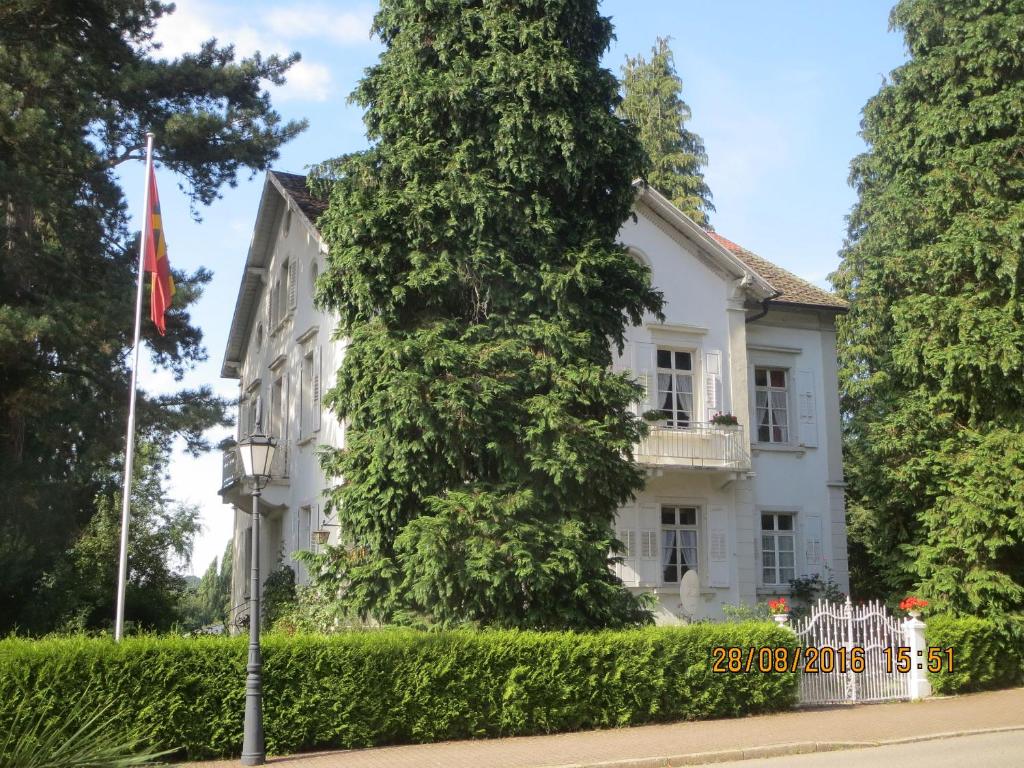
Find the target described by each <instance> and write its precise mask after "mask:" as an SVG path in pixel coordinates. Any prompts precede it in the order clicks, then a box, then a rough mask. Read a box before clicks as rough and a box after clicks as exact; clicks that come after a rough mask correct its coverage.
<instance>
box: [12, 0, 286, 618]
mask: <svg viewBox="0 0 1024 768" xmlns="http://www.w3.org/2000/svg"><path fill="white" fill-rule="evenodd" d="M172 8H173V6H171V5H165V4H163V3H160V2H157V1H156V0H83V1H82V2H49V1H48V0H21V1H20V2H15V3H3V4H0V207H2V213H0V631H6V630H7V629H9V628H10V627H11V626H14V625H20V626H23V627H24V626H25V613H26V611H27V610H28V609H29V608H30V607H31V606H30V602H31V599H32V598H31V595H32V594H33V589H34V587H35V586H36V585H37V582H38V580H39V578H40V576H41V575H42V574H43V573H45V572H51V571H52V570H53V569H54V568H55V567H56V562H57V560H59V559H60V558H61V557H63V556H64V553H66V552H68V551H69V550H70V547H71V544H72V543H73V542H74V541H75V539H76V538H77V537H78V536H79V534H80V533H81V532H82V531H83V530H85V529H86V527H87V525H88V524H89V521H90V519H91V517H92V516H93V514H94V513H95V504H94V502H95V499H97V498H101V497H107V498H109V495H110V493H111V491H112V489H114V488H116V487H118V486H119V485H120V468H119V464H120V462H121V455H122V454H123V451H124V427H125V420H126V412H127V398H128V373H129V372H128V370H127V366H126V360H127V356H128V351H129V347H130V345H131V341H132V317H133V308H134V291H135V273H136V263H137V260H136V259H137V257H136V253H137V249H136V245H135V244H136V242H137V240H136V239H135V237H134V236H132V234H131V233H129V231H128V228H127V217H126V211H125V205H124V199H123V195H122V192H121V189H120V187H119V185H118V180H117V177H116V175H115V173H116V169H117V168H118V166H119V165H120V164H122V163H124V162H126V161H133V160H137V159H139V158H141V156H142V152H143V148H144V146H145V133H146V131H147V130H149V129H151V130H153V131H155V133H156V135H157V143H156V156H157V161H158V163H159V165H160V166H162V167H163V168H165V169H167V170H168V171H172V172H174V173H176V174H178V177H179V179H181V180H182V183H183V186H184V187H185V188H186V190H187V191H188V193H189V194H190V195H191V196H192V198H193V200H194V201H195V202H196V203H208V202H210V201H211V200H212V199H214V198H215V197H216V195H217V192H218V190H219V189H220V188H221V187H222V185H224V184H234V183H235V181H236V178H237V174H238V173H239V171H241V170H244V169H249V170H252V171H256V170H261V169H264V168H266V167H267V165H268V163H270V162H271V161H272V160H273V159H274V158H275V157H276V156H277V149H278V147H279V146H280V145H281V143H282V142H284V141H286V140H288V139H289V138H290V137H292V136H293V135H295V133H296V132H298V131H299V130H301V129H302V127H303V126H302V124H300V123H287V124H285V123H282V122H281V120H280V118H279V116H278V115H277V113H276V112H274V111H273V109H271V106H270V102H269V97H268V95H267V93H266V92H265V91H264V90H263V89H262V85H263V84H264V83H266V82H275V83H280V82H282V81H283V77H284V74H285V72H286V71H287V69H288V67H289V66H290V65H291V63H292V61H294V58H288V59H283V60H282V59H278V58H277V57H270V58H267V59H262V58H261V57H260V56H259V55H256V56H254V57H252V58H249V59H244V60H240V61H236V60H235V56H234V53H233V51H232V49H231V48H230V47H219V46H217V44H216V41H210V42H209V43H207V44H205V45H204V46H203V47H202V49H201V50H200V51H198V52H196V53H194V54H190V55H185V56H182V57H181V58H179V59H175V60H173V61H168V60H166V59H161V58H158V57H159V51H158V50H155V49H154V47H153V44H152V41H151V38H152V32H153V28H154V24H155V23H156V21H157V20H158V19H159V18H160V17H161V16H162V15H164V14H165V13H167V12H169V11H170V10H171V9H172ZM165 178H169V174H168V175H166V176H165ZM164 194H165V197H166V195H167V194H168V190H167V188H166V187H165V188H164ZM173 247H174V243H173V237H172V239H171V256H170V257H171V262H172V264H173V262H174V252H173ZM209 279H210V273H209V272H208V271H207V270H200V271H198V272H196V273H195V274H191V275H186V274H182V273H180V272H179V273H176V274H175V281H176V282H177V284H178V288H179V290H178V293H177V294H176V296H175V304H174V308H173V309H172V310H171V312H170V316H169V317H168V330H167V335H166V336H163V337H161V336H159V335H157V334H155V333H154V332H153V329H152V327H151V325H149V324H147V325H146V336H145V342H146V344H147V345H148V347H149V349H150V351H151V352H152V354H153V355H154V358H155V360H156V361H157V363H158V364H160V365H163V366H167V367H169V368H170V369H172V370H173V371H174V372H175V373H176V374H180V373H181V372H182V371H183V370H184V369H185V368H186V367H187V366H189V365H191V364H192V363H194V362H195V361H198V360H202V359H204V357H205V351H204V350H203V348H202V344H201V342H202V334H201V333H200V331H199V330H198V329H197V328H195V327H194V326H192V325H191V324H190V322H189V313H188V307H189V305H190V304H191V303H192V302H194V301H195V300H196V299H197V298H198V297H199V295H200V293H201V291H202V289H203V286H204V285H205V283H206V282H208V281H209ZM225 406H226V404H225V403H224V402H223V401H222V400H220V399H219V398H216V397H214V396H213V395H212V393H211V391H210V390H209V388H200V389H197V390H192V391H182V392H179V393H176V394H172V395H167V396H163V397H149V396H146V397H142V398H141V400H140V403H139V428H140V433H141V435H142V437H143V438H144V439H145V440H146V441H148V442H150V443H151V444H153V445H155V446H158V447H159V448H162V449H164V450H166V449H167V448H168V446H169V445H170V442H171V441H172V440H173V438H174V437H175V436H176V435H180V436H183V437H184V438H185V439H186V441H187V443H188V445H189V447H190V448H192V449H194V450H200V449H202V448H203V447H205V441H204V440H203V432H204V431H205V430H206V429H207V428H208V427H209V426H211V425H213V424H216V423H218V422H223V420H224V419H225V417H226V410H225ZM40 629H46V627H40Z"/></svg>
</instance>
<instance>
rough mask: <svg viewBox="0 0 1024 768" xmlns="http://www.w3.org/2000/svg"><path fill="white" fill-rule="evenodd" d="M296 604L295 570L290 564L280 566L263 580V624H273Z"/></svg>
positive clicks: (267, 625)
mask: <svg viewBox="0 0 1024 768" xmlns="http://www.w3.org/2000/svg"><path fill="white" fill-rule="evenodd" d="M295 604H296V595H295V571H294V570H292V567H291V566H290V565H281V566H278V567H277V568H276V569H275V570H273V571H271V572H270V575H268V576H267V578H266V579H265V580H264V582H263V606H262V609H261V613H262V619H263V625H264V626H266V627H270V626H273V624H274V622H276V621H277V620H278V619H279V618H281V617H282V616H283V615H284V614H285V613H286V612H288V611H290V610H291V609H292V608H294V607H295Z"/></svg>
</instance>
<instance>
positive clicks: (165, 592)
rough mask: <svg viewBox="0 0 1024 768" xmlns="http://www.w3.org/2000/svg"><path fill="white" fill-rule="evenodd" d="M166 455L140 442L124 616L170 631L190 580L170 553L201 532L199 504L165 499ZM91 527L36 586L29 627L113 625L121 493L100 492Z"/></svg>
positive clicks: (185, 550)
mask: <svg viewBox="0 0 1024 768" xmlns="http://www.w3.org/2000/svg"><path fill="white" fill-rule="evenodd" d="M165 461H166V460H165V459H164V457H163V455H162V454H161V453H160V452H159V451H158V450H157V449H156V448H154V446H152V445H151V444H142V445H140V446H139V447H138V452H137V454H136V464H135V480H134V482H133V484H132V505H131V509H132V521H131V526H130V527H129V529H128V530H129V538H128V566H129V567H128V581H127V587H126V600H125V621H126V623H127V625H128V626H130V627H132V628H137V629H146V630H167V629H170V628H171V626H172V625H173V624H174V623H175V621H176V620H177V618H178V609H179V602H180V601H181V600H182V598H183V597H184V594H185V591H186V585H185V579H184V578H183V577H182V576H181V575H180V574H179V573H177V572H176V571H175V570H174V568H173V563H172V558H176V559H178V560H184V559H187V558H188V556H189V554H190V552H191V549H192V542H193V540H194V538H195V536H196V534H197V533H198V532H199V529H200V524H199V510H198V508H196V507H191V506H183V505H180V504H175V503H172V502H170V501H169V500H167V499H166V498H165V497H164V495H163V488H162V481H163V475H164V472H165V469H166V463H165ZM95 506H96V511H95V514H94V515H93V517H92V519H91V520H90V521H89V523H88V524H87V525H86V527H85V530H84V531H82V533H81V535H80V536H79V537H78V539H77V540H76V541H75V542H74V544H73V545H72V547H71V549H70V550H69V551H68V552H67V553H65V555H64V557H62V558H61V559H60V560H59V561H58V563H57V565H56V567H55V568H53V570H51V571H49V572H47V573H46V574H45V575H44V576H43V578H42V579H40V581H39V583H38V584H37V585H36V588H35V591H34V594H33V600H32V604H31V605H30V606H29V607H28V608H27V609H26V611H25V613H24V614H23V615H24V616H25V617H26V618H27V620H28V623H29V625H30V626H35V627H46V626H49V627H59V628H61V629H62V630H64V631H83V630H97V629H110V628H111V627H112V625H113V621H114V609H115V593H116V586H117V568H118V560H119V552H120V539H121V494H120V493H111V494H109V495H107V494H105V495H103V496H100V497H98V498H97V499H96V505H95Z"/></svg>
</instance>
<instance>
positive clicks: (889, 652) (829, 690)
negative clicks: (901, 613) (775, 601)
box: [791, 598, 927, 706]
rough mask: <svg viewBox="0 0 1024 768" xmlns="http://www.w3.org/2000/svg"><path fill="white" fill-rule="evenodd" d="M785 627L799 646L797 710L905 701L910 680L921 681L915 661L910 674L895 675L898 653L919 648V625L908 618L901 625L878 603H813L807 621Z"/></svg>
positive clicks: (910, 692) (914, 660)
mask: <svg viewBox="0 0 1024 768" xmlns="http://www.w3.org/2000/svg"><path fill="white" fill-rule="evenodd" d="M791 626H792V629H793V631H794V632H796V634H797V637H799V638H800V641H801V643H802V644H803V646H804V650H803V654H802V657H801V660H800V667H799V668H800V704H802V705H812V706H813V705H818V704H841V703H846V702H858V701H859V702H867V701H889V700H893V699H908V698H911V697H912V696H911V694H912V680H911V678H912V677H918V676H920V677H923V673H917V670H916V663H917V661H918V660H917V659H916V658H914V659H913V662H914V664H912V665H911V668H912V669H911V671H910V672H904V673H901V672H899V671H897V669H898V666H899V665H898V664H897V662H898V660H899V658H900V653H899V650H898V649H899V648H901V647H904V648H907V647H910V648H914V649H915V650H916V648H918V647H919V643H918V642H916V635H918V634H919V635H920V636H921V637H923V630H924V625H923V624H922V623H921V622H919V621H916V620H913V619H912V620H910V621H908V622H905V623H902V624H901V622H900V621H899V620H898V619H896V618H894V617H892V616H889V614H888V613H887V612H886V610H885V607H884V606H883V605H882V604H881V603H877V602H874V603H868V604H866V605H853V604H852V603H851V602H850V598H846V602H845V603H842V604H840V603H826V602H822V601H820V600H819V601H818V602H817V603H816V604H815V605H814V606H813V607H812V608H811V613H810V615H809V616H808V617H807V618H804V619H799V620H797V621H795V622H793V624H792V625H791ZM915 673H916V674H915ZM914 690H917V688H915V689H914ZM925 695H927V694H925ZM913 698H917V695H914V696H913Z"/></svg>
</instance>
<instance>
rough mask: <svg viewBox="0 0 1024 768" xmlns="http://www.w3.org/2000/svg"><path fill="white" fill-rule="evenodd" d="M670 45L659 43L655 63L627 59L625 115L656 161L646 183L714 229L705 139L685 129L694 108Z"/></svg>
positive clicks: (654, 52) (654, 51)
mask: <svg viewBox="0 0 1024 768" xmlns="http://www.w3.org/2000/svg"><path fill="white" fill-rule="evenodd" d="M668 44H669V40H668V38H664V37H659V38H658V40H657V45H655V46H654V47H653V48H652V49H651V58H650V61H648V60H646V59H644V57H643V56H637V57H635V58H632V57H629V56H627V57H626V64H625V66H624V67H623V68H622V94H623V98H622V105H621V107H620V111H621V113H622V114H623V115H625V116H626V117H627V118H629V119H630V120H631V121H632V122H633V123H635V124H636V126H637V127H638V129H639V131H640V142H641V143H642V144H643V147H644V149H645V150H646V152H647V155H648V156H649V157H650V161H651V166H650V171H649V172H648V175H647V180H648V181H649V182H650V183H651V185H652V186H653V187H654V188H655V189H657V190H658V191H659V192H661V193H662V194H663V195H665V197H667V198H668V199H669V200H671V201H672V203H673V205H675V206H676V207H677V208H679V210H681V211H682V212H683V213H685V214H686V215H687V216H689V217H690V218H691V219H693V220H694V221H696V222H697V223H698V224H700V225H701V226H702V227H709V224H708V214H709V213H711V212H712V211H714V210H715V206H714V205H712V203H711V190H710V189H708V185H707V183H706V182H705V181H704V170H703V169H704V166H705V165H707V162H708V155H707V152H705V151H704V141H703V140H702V139H701V137H700V136H698V135H697V134H696V133H694V132H693V131H691V130H690V129H688V128H687V127H686V124H687V122H688V121H689V120H690V117H691V113H690V107H689V106H687V104H686V102H685V101H683V98H682V91H683V81H682V80H681V79H680V78H679V75H678V74H677V73H676V66H675V60H674V59H673V56H672V49H671V48H669V45H668ZM709 228H710V227H709Z"/></svg>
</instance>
